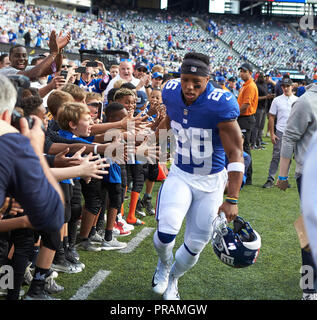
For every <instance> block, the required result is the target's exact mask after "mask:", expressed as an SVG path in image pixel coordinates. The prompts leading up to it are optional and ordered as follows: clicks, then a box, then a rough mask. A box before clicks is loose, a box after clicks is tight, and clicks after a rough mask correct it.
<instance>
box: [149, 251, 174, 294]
mask: <svg viewBox="0 0 317 320" xmlns="http://www.w3.org/2000/svg"><path fill="white" fill-rule="evenodd" d="M172 261H173V256H171V259H170V261H168V263H167V264H164V263H162V262H161V260H160V259H159V261H158V264H157V267H156V269H155V272H154V275H153V278H152V290H153V291H154V292H155V293H157V294H160V295H162V294H163V293H164V292H165V290H166V288H167V286H168V276H169V273H170V270H171V267H172Z"/></svg>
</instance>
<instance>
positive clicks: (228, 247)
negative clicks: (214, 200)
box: [212, 212, 261, 268]
mask: <svg viewBox="0 0 317 320" xmlns="http://www.w3.org/2000/svg"><path fill="white" fill-rule="evenodd" d="M212 247H213V249H214V252H215V253H216V255H217V257H218V258H219V259H220V260H221V261H222V262H223V263H225V264H227V265H228V266H230V267H233V268H244V267H248V266H251V265H252V264H254V263H255V261H256V259H257V257H258V255H259V251H260V248H261V237H260V235H259V234H258V233H257V232H256V231H255V230H254V229H252V227H251V225H250V223H249V222H246V221H244V220H243V218H241V217H239V216H237V217H236V219H235V220H234V221H233V230H232V229H231V228H230V227H229V226H228V224H227V219H226V217H225V214H224V213H223V212H221V213H220V214H219V215H218V216H217V217H216V218H215V219H214V221H213V233H212Z"/></svg>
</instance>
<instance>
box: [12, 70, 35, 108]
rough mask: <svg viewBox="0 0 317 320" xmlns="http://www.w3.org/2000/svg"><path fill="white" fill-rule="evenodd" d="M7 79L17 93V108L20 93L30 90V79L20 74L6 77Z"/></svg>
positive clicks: (20, 96)
mask: <svg viewBox="0 0 317 320" xmlns="http://www.w3.org/2000/svg"><path fill="white" fill-rule="evenodd" d="M7 78H8V79H9V80H10V81H11V82H12V83H13V85H14V87H15V89H16V91H17V93H18V97H17V102H16V104H15V105H16V106H19V105H20V104H21V103H20V102H21V99H22V91H23V90H24V89H29V88H30V79H29V78H28V77H26V76H23V75H21V74H14V75H7Z"/></svg>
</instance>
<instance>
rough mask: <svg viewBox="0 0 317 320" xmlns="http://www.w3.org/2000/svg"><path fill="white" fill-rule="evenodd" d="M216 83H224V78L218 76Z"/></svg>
mask: <svg viewBox="0 0 317 320" xmlns="http://www.w3.org/2000/svg"><path fill="white" fill-rule="evenodd" d="M217 81H218V82H225V81H226V79H225V77H224V76H220V77H218V80H217Z"/></svg>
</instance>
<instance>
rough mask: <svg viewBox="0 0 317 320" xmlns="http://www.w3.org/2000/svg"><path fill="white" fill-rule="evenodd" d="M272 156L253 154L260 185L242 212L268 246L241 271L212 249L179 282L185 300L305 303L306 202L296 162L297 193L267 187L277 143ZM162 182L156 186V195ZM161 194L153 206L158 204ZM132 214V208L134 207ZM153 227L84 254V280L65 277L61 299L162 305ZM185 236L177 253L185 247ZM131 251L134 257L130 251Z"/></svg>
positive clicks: (247, 190)
mask: <svg viewBox="0 0 317 320" xmlns="http://www.w3.org/2000/svg"><path fill="white" fill-rule="evenodd" d="M264 141H266V142H268V145H267V146H266V149H265V150H253V151H252V152H253V153H252V156H253V169H254V174H253V185H252V186H245V187H244V188H243V189H242V191H241V194H240V200H239V212H240V215H241V216H242V217H243V218H244V219H246V220H248V221H249V222H250V223H251V225H252V227H253V228H255V229H256V230H257V231H258V232H259V233H260V235H261V237H262V248H261V250H260V254H259V257H258V259H257V262H256V263H255V265H253V266H251V267H248V268H245V269H233V268H230V267H229V266H226V265H225V264H223V263H222V262H220V261H219V260H218V258H217V256H216V255H215V254H214V253H213V249H212V247H211V245H208V246H207V247H206V248H205V250H204V251H203V253H202V254H201V257H200V260H199V262H198V263H197V264H196V266H195V267H194V268H193V269H192V270H190V271H189V272H188V273H186V274H185V275H184V276H183V277H182V278H181V279H180V281H179V293H180V296H181V299H182V300H299V299H300V298H301V295H302V291H301V289H300V282H299V281H300V267H301V256H300V245H299V241H298V238H297V234H296V231H295V229H294V226H293V223H294V221H295V220H296V219H297V218H298V216H299V214H300V205H299V197H298V193H297V188H296V183H295V180H294V169H295V168H294V167H295V163H294V161H293V163H292V166H291V173H290V183H291V188H290V189H288V190H287V191H286V192H283V191H280V190H279V189H277V188H276V187H274V188H271V189H263V188H262V185H263V184H264V183H265V181H266V178H267V172H268V167H269V163H270V160H271V154H272V144H271V142H270V140H269V138H265V139H264ZM158 188H159V183H157V184H156V186H155V195H156V192H157V191H158ZM155 198H156V197H155V196H154V197H153V204H155ZM126 210H127V208H126ZM144 221H145V222H146V225H144V226H138V227H135V230H134V231H133V232H132V234H131V235H129V236H128V237H121V238H120V241H126V242H128V243H129V244H128V247H127V248H126V249H125V251H124V252H120V251H102V252H97V253H93V252H83V251H79V253H80V256H81V261H82V262H83V263H84V264H85V265H86V268H85V270H84V271H82V272H80V273H77V274H63V273H59V276H58V278H57V279H56V282H57V283H58V284H60V285H63V286H64V287H65V290H64V292H63V293H61V294H58V295H55V297H58V298H61V299H63V300H69V299H79V300H159V299H161V297H160V296H157V295H156V294H155V293H154V292H152V290H151V280H152V275H153V272H154V269H155V267H156V263H157V256H156V252H155V249H154V247H153V242H152V238H153V232H154V230H155V227H156V223H155V218H154V217H153V216H147V217H146V218H144ZM183 232H184V226H183V228H182V233H181V234H179V236H178V237H177V240H176V246H175V250H176V249H177V248H178V247H179V246H180V245H181V243H182V235H183ZM127 251H129V252H127Z"/></svg>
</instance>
